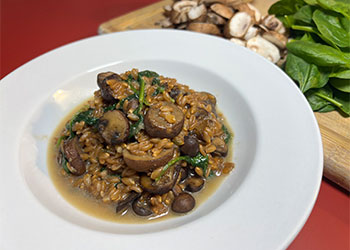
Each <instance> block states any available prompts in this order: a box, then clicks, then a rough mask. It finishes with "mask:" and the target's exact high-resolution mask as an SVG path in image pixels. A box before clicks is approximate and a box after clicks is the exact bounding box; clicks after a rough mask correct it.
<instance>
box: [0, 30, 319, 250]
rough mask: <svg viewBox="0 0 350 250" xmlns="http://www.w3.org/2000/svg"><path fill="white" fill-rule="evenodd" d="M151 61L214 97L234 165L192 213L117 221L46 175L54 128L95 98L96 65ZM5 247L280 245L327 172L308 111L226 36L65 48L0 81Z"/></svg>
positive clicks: (271, 70)
mask: <svg viewBox="0 0 350 250" xmlns="http://www.w3.org/2000/svg"><path fill="white" fill-rule="evenodd" d="M131 68H138V69H140V70H144V69H149V70H153V71H156V72H158V73H159V74H161V75H164V76H169V77H173V78H176V79H177V80H178V82H180V83H183V84H186V85H189V86H190V87H191V88H193V89H195V90H199V91H208V92H210V93H213V94H214V95H215V96H216V97H217V101H218V107H219V108H220V110H221V111H222V112H223V113H224V115H225V116H226V118H227V120H228V123H229V124H230V125H231V127H232V129H233V131H234V133H235V138H234V158H233V161H234V162H235V164H236V168H235V170H234V171H233V172H232V173H231V174H230V175H229V177H227V178H226V180H225V181H224V182H223V184H222V185H221V186H220V188H219V189H218V190H217V191H216V193H215V194H214V195H213V196H211V197H210V198H209V199H208V200H207V201H206V202H205V203H204V204H202V205H201V206H199V207H198V208H197V209H196V210H195V211H193V212H192V213H190V214H188V215H185V216H179V217H178V218H175V219H170V220H165V221H161V222H156V223H152V224H138V225H133V224H118V223H114V222H108V221H104V220H100V219H97V218H94V217H90V216H89V215H87V214H84V213H82V212H81V211H79V210H77V209H76V208H75V207H73V206H71V205H70V204H69V203H67V202H66V201H65V200H64V199H63V198H62V197H61V195H60V194H59V193H58V191H57V190H56V189H55V187H54V186H53V183H52V182H51V180H50V177H49V175H48V171H47V163H46V157H47V155H46V154H47V145H48V139H49V136H50V135H51V134H52V132H53V130H54V129H55V128H56V126H57V124H58V123H59V122H60V121H61V120H62V118H63V117H64V116H65V115H66V114H68V113H69V112H70V111H71V110H72V108H73V107H75V106H76V105H78V104H80V103H81V102H82V101H83V100H85V99H86V98H88V97H90V96H92V94H93V91H95V90H96V89H97V84H96V75H97V73H98V72H101V71H107V70H110V71H115V72H118V73H121V72H124V71H126V70H129V69H131ZM0 112H1V121H2V122H1V124H0V131H2V134H1V146H0V147H1V148H0V149H1V150H0V163H1V169H0V171H1V174H0V176H1V182H0V187H1V188H0V190H1V191H0V194H1V197H2V200H1V210H2V212H1V215H0V219H1V221H2V223H1V226H0V229H1V231H0V232H1V236H2V237H1V238H2V240H1V241H2V245H3V246H4V249H20V248H25V249H64V248H68V249H81V248H83V247H84V249H97V248H99V247H100V246H103V248H105V249H112V248H113V249H115V248H117V249H135V248H137V247H142V249H164V247H165V246H166V247H165V248H166V249H180V248H181V249H190V248H196V249H197V248H202V249H232V248H235V249H283V248H286V247H287V246H288V244H289V243H290V242H291V241H292V240H293V239H294V237H295V236H296V234H297V233H298V231H299V230H300V229H301V227H302V226H303V224H304V223H305V221H306V219H307V217H308V215H309V214H310V212H311V209H312V207H313V204H314V202H315V199H316V196H317V193H318V190H319V186H320V181H321V177H322V166H323V157H322V145H321V138H320V132H319V129H318V126H317V122H316V120H315V118H314V116H313V113H312V111H311V109H310V107H309V105H308V103H307V101H306V100H305V98H304V96H303V95H302V94H301V93H300V91H299V90H298V88H297V87H296V86H295V84H294V83H293V82H292V81H291V80H290V79H289V78H288V76H287V75H285V74H284V73H283V72H282V71H281V70H280V69H279V68H278V67H276V66H275V65H273V64H272V63H270V62H269V61H267V60H266V59H264V58H263V57H261V56H259V55H256V54H254V53H253V52H251V51H249V50H247V49H245V48H243V47H239V46H237V45H235V44H233V43H230V42H229V41H226V40H224V39H220V38H215V37H212V36H207V35H201V34H196V33H191V32H184V31H169V30H144V31H129V32H121V33H115V34H111V35H103V36H98V37H93V38H89V39H85V40H82V41H78V42H75V43H72V44H69V45H67V46H64V47H61V48H58V49H56V50H53V51H51V52H49V53H46V54H44V55H43V56H40V57H38V58H36V59H34V60H32V61H31V62H29V63H27V64H25V65H23V66H22V67H20V68H19V69H17V70H15V71H14V72H12V73H11V74H9V75H8V76H6V77H5V78H4V79H3V80H2V81H1V85H0Z"/></svg>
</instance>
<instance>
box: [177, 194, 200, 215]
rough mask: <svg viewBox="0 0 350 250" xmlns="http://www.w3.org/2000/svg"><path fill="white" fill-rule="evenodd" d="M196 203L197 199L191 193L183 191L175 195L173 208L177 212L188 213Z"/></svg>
mask: <svg viewBox="0 0 350 250" xmlns="http://www.w3.org/2000/svg"><path fill="white" fill-rule="evenodd" d="M195 205H196V201H195V199H194V198H193V196H192V195H190V194H189V193H181V194H179V195H178V196H176V197H175V199H174V201H173V204H172V205H171V209H172V210H173V211H174V212H176V213H187V212H189V211H191V210H192V209H193V208H194V206H195Z"/></svg>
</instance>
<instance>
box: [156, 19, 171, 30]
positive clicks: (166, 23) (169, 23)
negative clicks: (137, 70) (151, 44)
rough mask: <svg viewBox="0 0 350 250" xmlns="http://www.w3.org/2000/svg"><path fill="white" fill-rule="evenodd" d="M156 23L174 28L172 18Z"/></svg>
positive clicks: (163, 26)
mask: <svg viewBox="0 0 350 250" xmlns="http://www.w3.org/2000/svg"><path fill="white" fill-rule="evenodd" d="M156 25H159V26H161V27H162V28H172V27H173V23H172V22H171V21H170V18H165V19H162V20H160V21H159V22H157V23H156Z"/></svg>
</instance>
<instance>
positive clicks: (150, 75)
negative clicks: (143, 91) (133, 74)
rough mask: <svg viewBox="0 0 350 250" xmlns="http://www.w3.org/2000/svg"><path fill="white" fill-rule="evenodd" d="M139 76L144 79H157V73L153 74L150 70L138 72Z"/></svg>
mask: <svg viewBox="0 0 350 250" xmlns="http://www.w3.org/2000/svg"><path fill="white" fill-rule="evenodd" d="M139 76H140V77H142V76H145V77H158V76H159V75H158V73H156V72H154V71H150V70H144V71H140V72H139Z"/></svg>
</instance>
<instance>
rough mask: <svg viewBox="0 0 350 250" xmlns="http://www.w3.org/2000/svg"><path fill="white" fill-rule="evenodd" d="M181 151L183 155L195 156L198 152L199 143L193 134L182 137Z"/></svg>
mask: <svg viewBox="0 0 350 250" xmlns="http://www.w3.org/2000/svg"><path fill="white" fill-rule="evenodd" d="M180 150H181V152H182V153H183V154H185V155H188V156H191V157H195V156H196V155H197V154H198V152H199V143H198V140H197V138H196V137H195V136H194V135H186V136H185V138H184V144H183V145H182V146H181V148H180Z"/></svg>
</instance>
